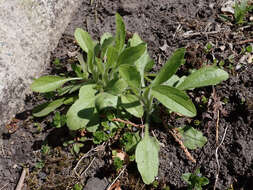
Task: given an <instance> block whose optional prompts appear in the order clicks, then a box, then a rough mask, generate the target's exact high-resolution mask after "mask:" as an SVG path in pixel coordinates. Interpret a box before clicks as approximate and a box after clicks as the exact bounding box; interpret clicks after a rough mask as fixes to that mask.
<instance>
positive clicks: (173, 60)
mask: <svg viewBox="0 0 253 190" xmlns="http://www.w3.org/2000/svg"><path fill="white" fill-rule="evenodd" d="M184 53H185V48H180V49H178V50H176V51H175V52H174V53H173V54H172V56H171V57H170V58H169V60H168V61H167V62H166V63H165V65H164V66H163V67H162V69H161V70H160V72H159V73H158V75H157V76H156V78H155V79H154V81H153V82H152V86H156V85H158V84H162V83H163V82H165V81H167V80H168V79H169V78H170V77H171V76H172V75H174V74H175V73H176V72H177V69H178V68H179V66H180V65H182V64H184Z"/></svg>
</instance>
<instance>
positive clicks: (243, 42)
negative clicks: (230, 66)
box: [237, 39, 253, 45]
mask: <svg viewBox="0 0 253 190" xmlns="http://www.w3.org/2000/svg"><path fill="white" fill-rule="evenodd" d="M250 42H253V39H248V40H243V41H240V42H238V43H237V44H238V45H242V44H247V43H250Z"/></svg>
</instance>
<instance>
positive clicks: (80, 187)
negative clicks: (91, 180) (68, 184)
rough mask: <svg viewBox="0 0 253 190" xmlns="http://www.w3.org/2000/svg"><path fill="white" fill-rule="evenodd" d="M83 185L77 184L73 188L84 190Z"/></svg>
mask: <svg viewBox="0 0 253 190" xmlns="http://www.w3.org/2000/svg"><path fill="white" fill-rule="evenodd" d="M82 189H83V186H82V185H80V184H75V185H74V187H73V188H72V190H82Z"/></svg>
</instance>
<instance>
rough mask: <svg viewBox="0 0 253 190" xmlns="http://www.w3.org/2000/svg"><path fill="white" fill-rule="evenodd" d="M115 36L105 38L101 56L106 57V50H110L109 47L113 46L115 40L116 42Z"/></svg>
mask: <svg viewBox="0 0 253 190" xmlns="http://www.w3.org/2000/svg"><path fill="white" fill-rule="evenodd" d="M114 40H115V38H113V37H110V38H107V39H104V41H103V44H102V46H101V52H102V53H101V56H100V57H101V58H104V56H105V54H106V51H107V50H108V48H109V47H110V46H111V47H113V46H112V45H113V42H114Z"/></svg>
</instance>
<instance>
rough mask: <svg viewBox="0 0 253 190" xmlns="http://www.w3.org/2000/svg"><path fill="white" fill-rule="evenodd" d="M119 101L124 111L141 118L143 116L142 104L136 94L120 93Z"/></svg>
mask: <svg viewBox="0 0 253 190" xmlns="http://www.w3.org/2000/svg"><path fill="white" fill-rule="evenodd" d="M121 102H122V107H123V108H125V109H126V111H127V112H129V113H130V114H132V115H134V116H135V117H138V118H141V117H142V116H143V113H144V111H143V106H142V105H141V103H140V101H139V99H138V98H137V97H136V96H134V95H132V94H127V95H121Z"/></svg>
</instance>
